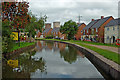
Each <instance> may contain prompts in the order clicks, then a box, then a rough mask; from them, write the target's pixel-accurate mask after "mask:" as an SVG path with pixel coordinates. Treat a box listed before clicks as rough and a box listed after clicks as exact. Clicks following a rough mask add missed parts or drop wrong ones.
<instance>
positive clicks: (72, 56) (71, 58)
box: [60, 45, 77, 64]
mask: <svg viewBox="0 0 120 80" xmlns="http://www.w3.org/2000/svg"><path fill="white" fill-rule="evenodd" d="M60 55H61V58H62V57H63V58H64V60H65V61H67V62H68V63H70V64H72V63H73V62H75V61H76V60H77V50H76V49H75V48H74V47H72V46H70V45H68V49H67V50H66V49H64V50H60Z"/></svg>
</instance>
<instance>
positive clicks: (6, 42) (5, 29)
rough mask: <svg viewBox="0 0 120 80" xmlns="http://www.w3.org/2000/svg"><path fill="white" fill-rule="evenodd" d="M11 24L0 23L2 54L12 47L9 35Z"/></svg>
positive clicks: (6, 21) (7, 22) (6, 22)
mask: <svg viewBox="0 0 120 80" xmlns="http://www.w3.org/2000/svg"><path fill="white" fill-rule="evenodd" d="M10 26H11V23H10V22H9V21H8V20H5V21H4V22H2V51H3V53H7V52H9V51H10V49H12V47H13V40H12V38H11V37H10V35H11V32H12V31H11V29H10Z"/></svg>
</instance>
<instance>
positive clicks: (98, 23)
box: [91, 16, 111, 28]
mask: <svg viewBox="0 0 120 80" xmlns="http://www.w3.org/2000/svg"><path fill="white" fill-rule="evenodd" d="M110 17H111V16H109V17H105V18H103V19H100V20H99V21H98V22H97V23H96V24H94V25H93V26H92V27H91V28H99V27H100V26H101V25H102V24H104V23H105V22H106V21H107V20H108V19H109V18H110Z"/></svg>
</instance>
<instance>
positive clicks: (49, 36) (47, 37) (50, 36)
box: [45, 35, 53, 39]
mask: <svg viewBox="0 0 120 80" xmlns="http://www.w3.org/2000/svg"><path fill="white" fill-rule="evenodd" d="M45 38H46V39H53V35H48V36H46V37H45Z"/></svg>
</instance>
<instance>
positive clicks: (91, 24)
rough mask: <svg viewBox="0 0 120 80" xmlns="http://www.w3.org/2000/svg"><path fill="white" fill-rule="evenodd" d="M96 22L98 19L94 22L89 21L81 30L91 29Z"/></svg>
mask: <svg viewBox="0 0 120 80" xmlns="http://www.w3.org/2000/svg"><path fill="white" fill-rule="evenodd" d="M98 21H99V19H97V20H94V21H91V22H90V23H89V24H88V25H87V26H85V27H84V28H83V30H85V29H89V28H91V27H92V26H93V25H94V24H95V23H96V22H98Z"/></svg>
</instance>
